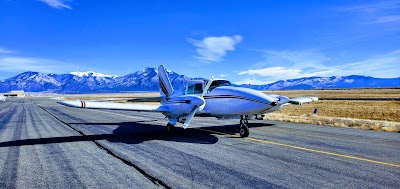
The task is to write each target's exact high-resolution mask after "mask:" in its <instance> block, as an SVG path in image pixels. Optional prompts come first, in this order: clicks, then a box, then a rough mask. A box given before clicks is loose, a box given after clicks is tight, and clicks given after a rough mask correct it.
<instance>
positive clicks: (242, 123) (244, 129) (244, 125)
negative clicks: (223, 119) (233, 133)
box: [239, 119, 250, 138]
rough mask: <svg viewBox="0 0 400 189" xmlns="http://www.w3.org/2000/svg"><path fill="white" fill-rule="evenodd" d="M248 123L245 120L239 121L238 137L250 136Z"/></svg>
mask: <svg viewBox="0 0 400 189" xmlns="http://www.w3.org/2000/svg"><path fill="white" fill-rule="evenodd" d="M248 123H249V121H248V120H247V119H241V120H240V130H239V134H240V137H242V138H244V137H248V136H249V134H250V131H249V127H248V126H247V124H248Z"/></svg>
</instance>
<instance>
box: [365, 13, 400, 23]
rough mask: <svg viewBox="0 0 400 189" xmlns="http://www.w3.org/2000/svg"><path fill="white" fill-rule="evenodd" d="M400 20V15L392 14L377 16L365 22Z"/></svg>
mask: <svg viewBox="0 0 400 189" xmlns="http://www.w3.org/2000/svg"><path fill="white" fill-rule="evenodd" d="M398 21H400V15H392V16H381V17H377V18H376V19H375V20H373V21H370V22H365V23H363V24H378V23H385V22H398Z"/></svg>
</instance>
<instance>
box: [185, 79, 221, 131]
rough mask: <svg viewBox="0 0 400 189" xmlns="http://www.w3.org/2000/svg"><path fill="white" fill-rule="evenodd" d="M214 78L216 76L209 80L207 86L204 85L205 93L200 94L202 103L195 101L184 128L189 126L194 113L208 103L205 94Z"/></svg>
mask: <svg viewBox="0 0 400 189" xmlns="http://www.w3.org/2000/svg"><path fill="white" fill-rule="evenodd" d="M213 80H214V77H211V78H210V80H209V81H208V83H207V85H206V87H204V90H203V93H202V94H201V96H200V99H201V100H202V103H200V102H198V103H193V104H195V105H194V106H193V108H192V111H190V113H189V115H188V116H187V117H186V120H185V123H184V124H183V128H184V129H186V128H187V127H188V126H189V123H190V122H191V121H192V119H193V117H194V114H195V113H196V112H197V110H198V109H199V108H200V106H202V105H203V104H205V103H206V100H204V95H205V94H206V93H207V90H208V89H209V88H210V86H211V83H212V81H213Z"/></svg>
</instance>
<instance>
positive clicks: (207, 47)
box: [0, 0, 400, 84]
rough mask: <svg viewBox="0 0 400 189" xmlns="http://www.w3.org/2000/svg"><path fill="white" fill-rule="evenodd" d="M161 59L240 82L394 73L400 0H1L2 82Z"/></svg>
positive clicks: (399, 59)
mask: <svg viewBox="0 0 400 189" xmlns="http://www.w3.org/2000/svg"><path fill="white" fill-rule="evenodd" d="M161 63H163V64H164V65H165V67H166V68H168V69H171V70H173V71H175V72H178V73H180V74H185V75H188V76H191V77H207V78H208V77H211V76H214V77H224V78H226V79H229V80H231V81H232V82H234V83H243V84H267V83H271V82H274V81H277V80H285V79H293V78H300V77H310V76H333V75H336V76H344V75H368V76H374V77H382V78H391V77H400V69H399V67H400V0H387V1H385V0H377V1H367V0H365V1H348V0H325V1H312V0H308V1H294V0H293V1H285V0H276V1H269V0H260V1H257V0H253V1H240V0H237V1H232V0H213V1H211V0H210V1H207V0H193V1H184V0H182V1H174V0H165V1H146V0H138V1H122V0H116V1H100V0H0V79H5V78H8V77H11V76H15V75H17V74H19V73H21V72H23V71H39V72H42V73H69V72H73V71H88V70H91V71H94V72H100V73H104V74H109V75H125V74H128V73H132V72H134V71H138V70H141V69H143V68H145V67H157V66H158V65H159V64H161Z"/></svg>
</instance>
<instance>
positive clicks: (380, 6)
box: [341, 0, 400, 13]
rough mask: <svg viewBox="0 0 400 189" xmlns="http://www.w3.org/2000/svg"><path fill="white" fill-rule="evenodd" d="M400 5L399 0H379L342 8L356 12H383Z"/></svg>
mask: <svg viewBox="0 0 400 189" xmlns="http://www.w3.org/2000/svg"><path fill="white" fill-rule="evenodd" d="M399 7H400V1H399V0H389V1H387V0H386V1H385V0H382V1H377V2H374V3H369V4H363V5H357V6H350V7H344V8H342V9H341V10H343V11H355V12H363V13H374V12H382V11H386V10H391V9H397V8H399Z"/></svg>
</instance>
